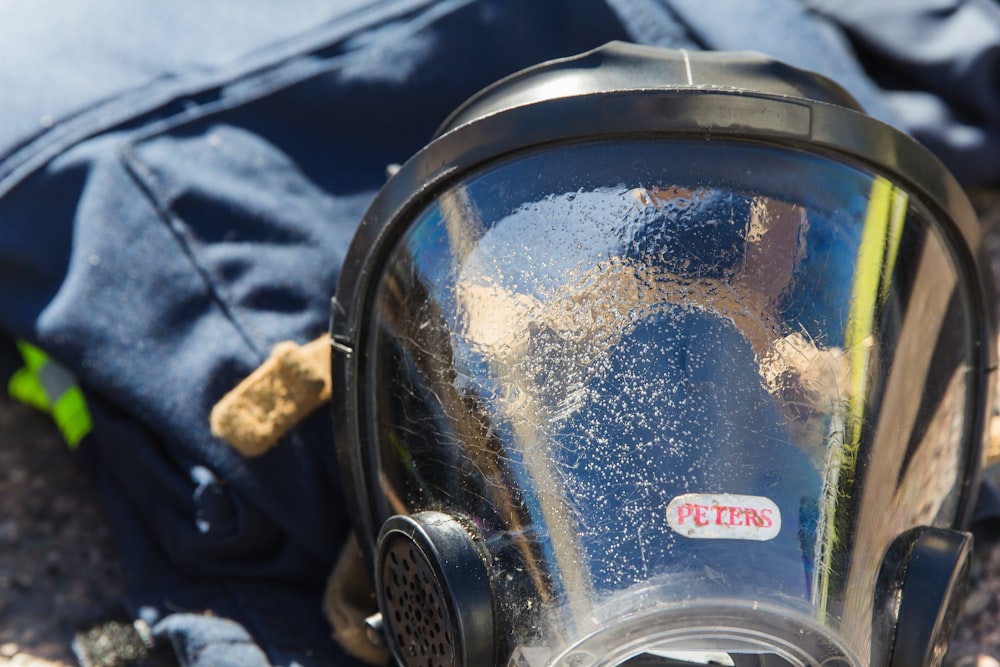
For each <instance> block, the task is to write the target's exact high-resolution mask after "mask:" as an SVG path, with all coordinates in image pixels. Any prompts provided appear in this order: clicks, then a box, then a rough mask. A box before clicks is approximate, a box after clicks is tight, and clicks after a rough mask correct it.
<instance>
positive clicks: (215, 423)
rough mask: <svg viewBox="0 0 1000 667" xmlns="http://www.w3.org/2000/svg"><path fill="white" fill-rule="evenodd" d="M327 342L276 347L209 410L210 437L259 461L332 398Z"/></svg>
mask: <svg viewBox="0 0 1000 667" xmlns="http://www.w3.org/2000/svg"><path fill="white" fill-rule="evenodd" d="M330 387H331V382H330V339H329V337H328V336H326V335H323V336H320V337H319V338H317V339H316V340H314V341H312V342H310V343H307V344H306V345H302V346H299V345H297V344H295V343H293V342H291V341H285V342H282V343H278V344H277V345H275V346H274V349H273V350H272V351H271V356H270V357H268V358H267V360H266V361H265V362H264V363H263V364H261V366H260V367H259V368H258V369H257V370H255V371H254V372H253V373H251V374H250V376H249V377H247V378H246V379H245V380H243V382H241V383H240V384H239V385H237V386H236V388H235V389H233V390H232V391H230V392H229V393H228V394H226V395H225V396H223V397H222V399H221V400H220V401H219V402H218V403H216V404H215V407H214V408H212V415H211V418H210V420H211V426H212V433H213V434H214V435H216V436H217V437H219V438H222V439H223V440H225V441H226V442H228V443H229V444H231V445H232V446H233V447H235V448H236V449H237V450H239V451H240V452H241V453H242V454H243V455H245V456H259V455H261V454H263V453H264V452H266V451H267V450H268V449H270V448H271V447H273V446H274V444H275V443H276V442H278V440H279V439H280V438H281V437H282V436H283V435H285V434H286V433H288V431H289V430H291V428H292V427H293V426H295V425H296V424H298V423H299V422H300V421H302V420H303V419H305V417H307V416H308V415H309V414H310V413H311V412H312V411H313V410H315V409H316V408H317V407H319V406H320V405H322V404H323V402H325V401H326V400H328V399H329V398H330Z"/></svg>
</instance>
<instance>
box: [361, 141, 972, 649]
mask: <svg viewBox="0 0 1000 667" xmlns="http://www.w3.org/2000/svg"><path fill="white" fill-rule="evenodd" d="M722 150H724V151H725V153H724V155H725V157H724V158H723V157H722V153H721V152H720V151H722ZM928 220H929V217H928V216H927V215H926V214H925V213H923V212H922V209H921V208H920V207H919V204H918V203H917V202H913V201H909V200H908V198H907V196H906V195H905V193H903V192H902V191H901V190H899V189H898V188H895V187H894V186H892V184H890V183H889V182H887V181H885V180H884V179H881V178H877V177H873V176H871V175H869V174H867V173H864V172H862V171H858V170H855V169H852V168H849V167H847V166H844V165H842V164H839V163H834V162H830V161H826V160H821V159H818V158H815V157H810V156H807V155H804V154H799V153H794V152H789V151H779V150H775V149H769V148H763V147H755V146H749V145H747V146H742V145H734V144H725V145H721V144H713V143H711V142H709V143H691V144H677V143H673V144H670V146H669V148H668V147H667V145H666V144H651V143H641V144H593V145H583V146H575V147H572V148H563V149H555V150H553V151H551V152H549V153H542V154H539V155H534V156H531V157H527V158H522V159H520V160H516V161H512V162H510V163H506V164H503V165H501V166H499V167H496V168H494V169H493V170H491V171H486V172H483V173H482V174H481V175H479V176H476V177H474V178H470V179H468V180H466V181H463V182H461V183H459V184H457V185H456V186H454V187H453V188H452V189H450V190H449V191H448V192H447V193H446V194H445V195H443V196H442V197H441V198H440V199H439V200H438V202H437V203H436V204H434V205H432V206H430V207H428V208H427V209H426V210H425V211H424V212H423V213H422V214H421V216H420V217H419V218H418V219H417V221H416V222H415V223H414V224H413V226H412V227H411V229H410V231H409V232H408V233H407V234H406V235H405V236H404V237H403V239H402V240H401V241H400V242H399V244H398V245H397V247H396V250H395V251H394V253H393V255H392V256H391V257H390V261H389V262H388V263H387V265H386V268H385V273H384V275H383V277H382V279H381V282H380V284H379V286H378V288H377V292H376V305H375V308H374V310H373V311H372V319H371V323H370V326H371V327H372V331H373V333H374V335H373V336H372V338H371V340H372V343H371V346H370V348H369V350H368V354H369V356H370V358H371V359H372V361H371V362H370V364H369V366H368V374H369V378H368V380H369V383H368V386H370V387H373V393H372V395H371V396H370V397H369V407H368V412H369V423H370V424H371V427H372V432H373V433H374V434H375V436H376V440H377V443H378V451H379V466H378V468H379V475H380V479H379V480H378V484H379V485H380V486H381V489H382V492H383V494H384V496H385V498H387V499H388V500H387V501H386V502H387V503H388V505H387V506H385V507H382V508H381V509H380V511H381V512H382V513H383V514H384V515H385V516H388V515H390V514H396V513H401V514H405V513H414V512H418V511H421V510H426V509H431V510H436V511H443V512H446V513H449V514H451V515H454V516H459V517H462V518H463V519H464V520H466V521H468V522H469V524H470V526H471V527H472V529H473V530H475V531H476V532H478V533H480V534H481V535H482V536H483V538H484V540H485V544H486V545H487V548H488V550H489V552H490V554H491V556H492V558H493V562H492V563H490V567H491V570H492V571H493V573H494V574H493V579H494V582H493V589H494V595H495V597H496V605H497V608H498V609H499V610H500V614H501V616H502V619H503V620H502V621H501V626H502V627H503V628H505V629H506V630H509V632H510V635H509V637H508V638H507V640H506V642H507V644H508V645H509V646H510V647H511V649H512V650H513V649H515V648H516V649H517V650H519V651H520V652H521V654H522V655H528V654H533V655H542V656H545V657H544V658H543V659H544V660H548V659H549V658H550V657H551V656H554V655H560V654H563V655H565V654H567V652H569V653H572V652H573V651H577V652H578V654H580V655H582V653H579V652H580V651H583V652H584V653H587V655H592V656H595V657H594V660H597V659H598V658H597V657H596V656H617V657H615V658H613V659H615V660H624V659H626V658H628V657H630V656H637V655H640V654H643V653H648V650H647V649H649V648H650V647H654V646H659V647H661V648H660V649H658V650H661V652H662V651H663V650H666V651H667V652H668V653H669V652H670V651H674V652H675V653H676V651H678V650H688V649H691V648H692V647H685V646H681V647H677V646H674V647H672V648H670V647H669V646H667V648H666V649H664V648H663V646H666V645H669V644H670V642H673V641H679V640H677V639H674V637H675V636H676V637H681V636H691V634H692V632H691V628H687V629H686V630H685V629H684V627H683V626H684V624H685V623H695V621H693V620H691V619H701V620H700V621H697V623H696V625H697V627H696V628H695V630H696V631H697V632H695V634H698V635H701V636H704V640H703V641H702V642H701V643H702V645H699V646H697V647H694V648H695V649H696V650H697V651H701V652H702V653H704V652H705V651H708V652H712V651H715V652H717V653H732V654H733V655H736V654H740V653H757V652H762V651H765V652H766V651H771V650H773V651H774V652H775V654H776V655H778V654H780V655H784V656H786V658H787V659H788V660H789V662H788V663H787V664H813V663H812V662H807V660H822V659H825V658H826V657H831V656H844V657H845V659H847V657H848V656H867V654H868V653H869V652H870V650H871V648H870V642H871V636H870V635H871V626H872V614H873V605H874V601H873V600H874V597H873V591H874V589H875V580H876V577H877V576H878V572H879V567H880V563H881V561H882V558H883V556H884V554H885V551H886V548H887V547H888V545H889V543H890V542H891V541H892V540H893V539H894V538H895V537H896V536H897V535H899V534H900V533H901V532H903V531H905V530H906V529H908V528H910V527H912V526H915V525H922V524H935V525H936V524H941V525H950V524H951V522H952V521H953V520H954V513H955V511H956V503H957V497H958V484H959V478H960V475H959V470H961V469H964V465H965V462H964V461H962V460H961V457H962V454H961V443H962V434H963V429H964V428H966V419H965V412H964V411H965V410H966V405H965V404H966V401H965V396H966V385H967V382H968V377H967V376H968V358H969V355H970V351H969V344H968V327H969V325H968V323H967V321H966V319H967V318H966V314H965V312H966V306H965V300H964V299H965V297H964V295H962V294H960V293H959V292H957V290H956V286H957V284H958V281H957V273H956V270H955V268H954V262H953V259H952V257H951V255H950V254H949V253H948V251H947V250H946V248H945V246H944V244H943V242H942V240H941V238H940V237H939V236H938V234H937V232H936V230H935V229H934V228H932V227H931V226H930V225H929V224H928ZM902 369H905V370H902ZM925 371H926V372H925ZM928 375H929V376H933V377H935V378H941V377H944V378H947V379H948V381H947V382H944V383H941V384H943V385H944V386H945V387H946V388H945V389H944V390H928V391H925V392H923V396H922V398H921V400H914V396H915V395H917V394H915V393H914V391H913V390H914V388H913V387H912V386H908V385H907V383H908V382H910V383H912V378H924V377H927V376H928ZM937 384H938V383H935V386H936V385H937ZM871 443H878V446H877V447H872V446H871ZM915 499H919V501H916V500H915ZM718 608H730V609H738V610H741V611H739V613H738V614H737V615H736V616H735V617H728V616H724V615H722V616H720V615H719V614H718V613H716V612H715V611H714V610H716V609H718ZM699 610H701V611H699ZM768 615H770V616H769V617H770V618H777V619H784V620H783V621H780V622H779V621H758V617H760V618H763V617H768ZM788 619H796V620H795V621H794V622H789V620H788ZM706 623H709V624H710V625H711V624H713V623H714V624H717V626H716V627H714V628H712V627H709V628H708V629H709V630H712V629H714V630H717V632H714V635H715V636H717V637H723V639H712V638H711V635H713V633H711V632H708V630H706V629H705V625H706ZM755 623H757V624H758V629H757V630H754V629H753V628H754V627H755V626H754V624H755ZM785 626H787V628H785ZM604 627H610V628H611V629H610V630H603V629H602V628H604ZM639 627H643V628H644V631H643V632H642V633H640V636H641V637H643V639H642V641H639V642H638V643H633V644H629V643H628V642H629V641H632V642H636V641H637V640H635V639H632V640H627V639H626V638H627V637H629V636H631V635H630V632H631V631H632V630H635V629H636V628H639ZM796 627H808V628H810V630H809V633H807V634H808V636H809V637H811V639H809V640H808V641H805V644H804V645H805V648H801V646H802V645H803V641H802V639H801V637H796V636H795V634H796V633H795V629H796ZM649 628H661V629H655V630H653V631H649ZM681 630H684V631H683V632H681ZM658 632H659V633H660V634H659V635H657V633H658ZM783 632H788V633H790V636H784V637H782V636H781V633H783ZM672 633H673V634H672ZM632 634H635V633H634V632H633V633H632ZM725 637H728V639H725ZM643 642H645V643H643ZM713 642H714V644H713ZM792 644H798V645H800V648H789V647H790V646H791V645H792ZM581 647H583V648H581ZM748 647H749V648H751V649H753V650H747V648H748ZM775 647H778V648H775ZM782 647H784V648H782ZM783 651H784V653H782V652H783ZM797 651H798V652H797ZM532 652H534V653H532ZM602 659H603V658H602ZM608 659H609V660H610V659H612V658H608ZM850 659H851V660H854V661H858V660H859V659H858V658H856V657H851V658H850ZM864 662H865V663H866V662H867V657H866V659H865V661H864ZM530 664H534V663H530ZM581 664H587V663H581ZM816 664H818V663H816ZM858 664H862V663H861V662H858Z"/></svg>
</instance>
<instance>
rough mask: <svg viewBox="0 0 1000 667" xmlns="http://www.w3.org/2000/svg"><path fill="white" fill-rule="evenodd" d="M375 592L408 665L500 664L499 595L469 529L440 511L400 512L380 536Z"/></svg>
mask: <svg viewBox="0 0 1000 667" xmlns="http://www.w3.org/2000/svg"><path fill="white" fill-rule="evenodd" d="M377 558H378V560H377V565H376V569H375V573H376V582H375V583H376V594H377V596H378V602H379V608H380V610H381V612H382V618H383V621H384V623H385V634H386V638H387V639H388V641H389V645H390V647H391V648H392V652H393V654H394V655H395V656H396V659H397V660H399V662H400V663H401V664H403V665H405V666H406V667H452V666H455V665H488V664H491V663H492V662H493V597H492V594H491V589H490V585H489V577H488V575H487V572H486V566H485V564H484V562H483V558H482V556H481V555H480V553H479V550H478V549H477V547H476V543H475V541H474V540H473V538H472V536H471V535H470V534H469V532H468V531H467V530H466V529H465V527H463V526H462V524H460V523H459V522H458V521H456V520H455V519H454V518H452V517H450V516H448V515H446V514H442V513H440V512H421V513H419V514H415V515H413V516H394V517H391V518H390V519H389V520H388V521H386V522H385V525H384V526H383V527H382V531H381V533H380V535H379V541H378V556H377Z"/></svg>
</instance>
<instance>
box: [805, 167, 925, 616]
mask: <svg viewBox="0 0 1000 667" xmlns="http://www.w3.org/2000/svg"><path fill="white" fill-rule="evenodd" d="M907 206H908V197H907V195H906V193H905V192H903V191H901V190H900V189H899V188H897V187H896V186H894V185H893V184H892V183H891V182H890V181H888V180H887V179H885V178H883V177H881V176H877V177H876V178H875V180H874V181H873V182H872V188H871V192H870V193H869V195H868V209H867V211H866V213H865V222H864V227H863V228H862V231H861V242H860V244H859V246H858V256H857V262H856V266H855V272H854V279H853V282H852V284H851V304H850V311H849V313H848V316H847V327H846V330H845V331H844V348H845V350H846V352H847V354H848V359H849V360H850V366H849V368H850V370H849V378H848V382H849V385H850V386H849V387H848V395H847V407H848V409H847V415H846V423H845V424H844V441H843V443H842V449H841V452H840V460H839V461H838V462H837V463H836V465H837V467H836V469H835V470H831V472H832V473H833V477H832V479H831V478H828V479H827V482H826V483H827V484H831V483H832V485H833V489H832V492H833V495H832V496H830V500H831V501H832V502H834V503H835V504H834V505H832V506H830V507H827V508H826V510H825V511H823V512H822V513H821V518H820V522H821V524H822V526H821V529H820V530H821V532H822V533H823V538H822V542H823V544H822V553H823V556H822V557H821V559H820V564H819V567H818V568H817V571H816V582H817V584H816V588H817V593H818V596H819V608H820V609H821V610H822V611H824V612H825V611H826V609H827V604H828V602H829V599H828V594H829V584H828V579H829V578H830V577H831V576H832V575H833V568H832V564H831V558H832V557H833V552H834V550H835V548H836V545H837V543H838V541H839V540H840V535H839V534H838V532H837V531H838V528H839V527H840V526H839V524H838V520H839V518H840V517H841V514H842V512H844V511H845V509H846V505H841V504H840V502H839V501H840V500H841V498H840V492H841V490H842V489H843V487H844V485H845V484H850V483H852V482H853V479H854V475H855V473H856V466H857V457H858V449H859V448H860V446H861V433H862V430H863V428H864V418H865V401H866V400H867V398H868V388H869V387H868V383H869V377H870V374H871V363H872V349H873V346H874V334H875V324H876V315H877V312H878V309H879V308H880V307H881V306H883V305H884V303H885V300H886V298H887V297H888V295H889V288H890V283H891V280H892V273H893V271H894V270H895V267H896V258H897V256H898V254H899V242H900V239H901V237H902V233H903V226H904V222H905V219H906V210H907ZM827 492H831V489H827Z"/></svg>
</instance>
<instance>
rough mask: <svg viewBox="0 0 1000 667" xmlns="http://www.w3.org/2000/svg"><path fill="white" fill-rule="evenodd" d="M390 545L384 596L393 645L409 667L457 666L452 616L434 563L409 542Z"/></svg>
mask: <svg viewBox="0 0 1000 667" xmlns="http://www.w3.org/2000/svg"><path fill="white" fill-rule="evenodd" d="M388 542H389V543H388V544H386V545H385V557H384V558H383V560H382V585H381V593H382V595H383V598H384V600H385V606H386V611H387V612H388V614H389V617H390V618H391V621H390V628H391V631H392V639H393V642H394V643H395V644H396V646H397V648H398V649H399V650H400V651H401V652H402V653H403V654H404V656H405V659H406V664H407V665H414V666H415V665H426V666H427V667H448V666H450V665H454V664H455V644H454V634H453V631H452V618H451V612H450V611H449V610H448V607H447V605H445V602H444V592H443V591H442V590H441V588H440V585H439V582H438V580H437V577H436V575H435V574H434V571H433V569H432V567H431V564H430V562H429V561H428V560H427V558H426V556H424V554H423V552H422V551H420V550H418V549H417V548H415V546H414V544H413V543H412V542H409V541H408V540H405V539H399V538H397V539H392V540H388Z"/></svg>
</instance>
